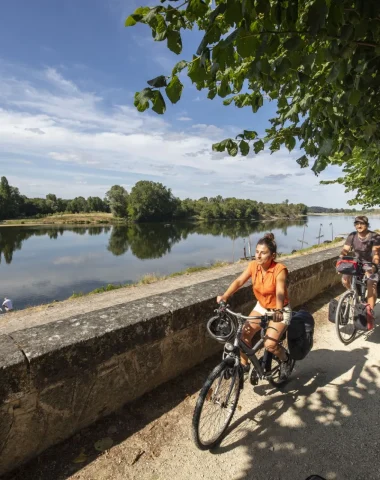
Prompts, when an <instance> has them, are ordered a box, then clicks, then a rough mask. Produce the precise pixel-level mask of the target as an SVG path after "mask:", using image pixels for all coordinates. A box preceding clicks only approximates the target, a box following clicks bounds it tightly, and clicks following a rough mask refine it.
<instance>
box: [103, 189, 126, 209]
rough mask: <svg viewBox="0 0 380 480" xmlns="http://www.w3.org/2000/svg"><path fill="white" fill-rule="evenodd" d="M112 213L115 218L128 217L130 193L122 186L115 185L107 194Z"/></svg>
mask: <svg viewBox="0 0 380 480" xmlns="http://www.w3.org/2000/svg"><path fill="white" fill-rule="evenodd" d="M106 199H107V201H108V202H109V206H110V209H111V212H112V214H113V215H115V217H127V216H128V192H127V190H126V189H125V188H124V187H121V186H120V185H114V186H113V187H111V188H110V190H108V192H107V193H106Z"/></svg>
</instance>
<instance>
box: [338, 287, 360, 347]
mask: <svg viewBox="0 0 380 480" xmlns="http://www.w3.org/2000/svg"><path fill="white" fill-rule="evenodd" d="M355 304H356V295H355V293H354V292H353V291H352V290H348V291H347V292H345V293H344V294H343V295H342V296H341V297H340V299H339V302H338V305H337V307H336V314H335V330H336V333H337V335H338V338H339V340H340V341H341V342H342V343H344V344H345V345H347V344H348V343H350V342H352V340H353V339H354V338H355V334H356V328H355V324H354V308H355Z"/></svg>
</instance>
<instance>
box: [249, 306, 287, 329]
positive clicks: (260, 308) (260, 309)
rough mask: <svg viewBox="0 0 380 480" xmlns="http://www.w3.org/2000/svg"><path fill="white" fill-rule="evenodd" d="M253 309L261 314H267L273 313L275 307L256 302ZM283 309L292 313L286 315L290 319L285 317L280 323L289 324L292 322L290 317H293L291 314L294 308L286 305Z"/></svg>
mask: <svg viewBox="0 0 380 480" xmlns="http://www.w3.org/2000/svg"><path fill="white" fill-rule="evenodd" d="M253 310H254V311H255V312H258V313H260V315H265V314H266V313H272V312H273V308H264V307H263V306H262V305H260V302H257V303H256V305H255V307H254V308H253ZM283 310H284V311H285V312H287V313H290V315H286V316H287V317H288V319H284V320H282V322H279V323H283V324H284V325H289V324H290V319H291V318H292V315H291V312H292V309H291V308H290V307H289V305H287V306H286V307H284V308H283Z"/></svg>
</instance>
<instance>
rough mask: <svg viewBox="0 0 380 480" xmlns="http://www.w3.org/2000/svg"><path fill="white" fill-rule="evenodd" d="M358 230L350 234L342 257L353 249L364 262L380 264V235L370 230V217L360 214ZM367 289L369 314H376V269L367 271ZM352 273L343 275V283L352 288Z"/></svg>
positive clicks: (356, 221)
mask: <svg viewBox="0 0 380 480" xmlns="http://www.w3.org/2000/svg"><path fill="white" fill-rule="evenodd" d="M354 226H355V229H356V231H355V232H352V233H350V235H348V237H347V240H346V242H345V244H344V247H343V249H342V252H341V254H340V258H342V257H344V256H346V255H348V253H349V252H350V250H353V251H354V253H355V256H356V257H358V258H359V259H360V260H362V261H364V262H369V263H371V262H373V263H375V264H376V265H378V264H379V251H380V235H379V234H377V233H376V232H372V231H371V230H369V222H368V217H366V216H365V215H359V216H358V217H356V218H355V220H354ZM374 270H376V269H374ZM366 275H367V277H368V280H367V290H368V299H367V301H368V305H369V306H370V310H369V312H368V313H369V314H370V315H372V316H374V314H373V309H374V308H375V304H376V298H377V282H378V275H377V274H376V273H375V271H367V272H366ZM351 278H352V277H351V275H342V283H343V285H344V286H345V287H346V288H347V289H350V288H351Z"/></svg>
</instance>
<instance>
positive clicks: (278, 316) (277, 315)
mask: <svg viewBox="0 0 380 480" xmlns="http://www.w3.org/2000/svg"><path fill="white" fill-rule="evenodd" d="M283 319H284V315H283V313H282V311H281V310H276V311H274V312H273V318H272V321H273V322H282V321H283Z"/></svg>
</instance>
